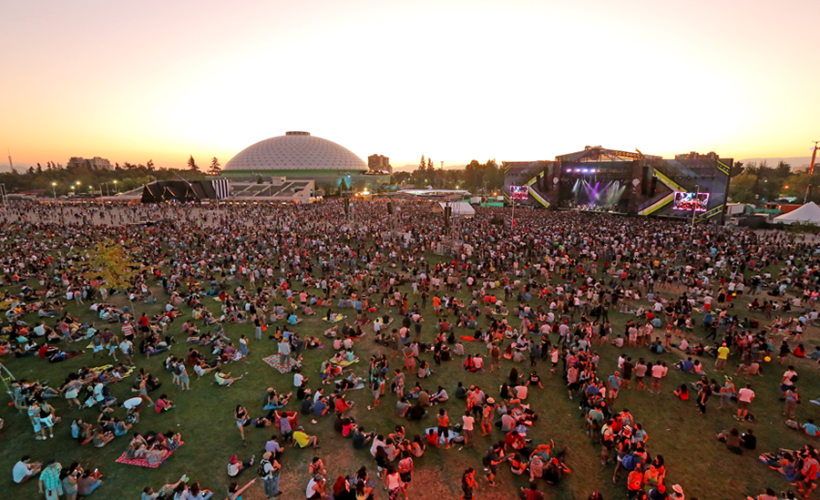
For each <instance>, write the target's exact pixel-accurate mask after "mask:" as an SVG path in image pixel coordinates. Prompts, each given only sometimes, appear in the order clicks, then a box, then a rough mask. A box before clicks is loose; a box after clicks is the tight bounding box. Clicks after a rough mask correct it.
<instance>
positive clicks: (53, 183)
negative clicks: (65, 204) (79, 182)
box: [51, 182, 57, 200]
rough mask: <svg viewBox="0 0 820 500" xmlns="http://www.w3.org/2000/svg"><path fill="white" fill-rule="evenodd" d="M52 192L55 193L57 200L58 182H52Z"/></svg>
mask: <svg viewBox="0 0 820 500" xmlns="http://www.w3.org/2000/svg"><path fill="white" fill-rule="evenodd" d="M51 194H53V195H54V199H55V200H56V199H57V183H56V182H52V183H51Z"/></svg>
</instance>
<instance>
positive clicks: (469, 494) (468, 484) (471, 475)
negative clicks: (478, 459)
mask: <svg viewBox="0 0 820 500" xmlns="http://www.w3.org/2000/svg"><path fill="white" fill-rule="evenodd" d="M477 488H478V482H477V481H476V480H475V469H473V468H472V467H470V468H468V469H467V470H465V471H464V474H462V476H461V491H462V492H463V494H462V495H461V500H472V498H473V491H474V490H476V489H477Z"/></svg>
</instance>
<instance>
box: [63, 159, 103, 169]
mask: <svg viewBox="0 0 820 500" xmlns="http://www.w3.org/2000/svg"><path fill="white" fill-rule="evenodd" d="M67 166H68V167H90V168H96V169H104V170H111V169H112V168H113V167H112V165H111V162H110V161H108V160H106V159H105V158H100V157H99V156H95V157H94V158H81V157H79V156H72V157H71V158H69V160H68V165H67Z"/></svg>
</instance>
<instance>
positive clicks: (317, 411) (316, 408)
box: [313, 398, 327, 417]
mask: <svg viewBox="0 0 820 500" xmlns="http://www.w3.org/2000/svg"><path fill="white" fill-rule="evenodd" d="M325 413H327V403H325V398H321V399H319V401H316V402H315V403H313V414H314V415H316V416H317V417H321V416H323V415H324V414H325Z"/></svg>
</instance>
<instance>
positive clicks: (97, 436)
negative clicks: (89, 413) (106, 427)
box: [91, 429, 114, 448]
mask: <svg viewBox="0 0 820 500" xmlns="http://www.w3.org/2000/svg"><path fill="white" fill-rule="evenodd" d="M113 439H114V433H113V432H104V431H103V430H102V429H94V430H92V431H91V441H92V442H93V443H94V446H95V447H97V448H102V447H103V446H105V445H107V444H108V443H110V442H111V441H112V440H113Z"/></svg>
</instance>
